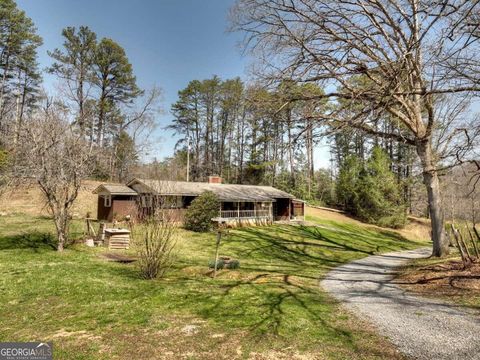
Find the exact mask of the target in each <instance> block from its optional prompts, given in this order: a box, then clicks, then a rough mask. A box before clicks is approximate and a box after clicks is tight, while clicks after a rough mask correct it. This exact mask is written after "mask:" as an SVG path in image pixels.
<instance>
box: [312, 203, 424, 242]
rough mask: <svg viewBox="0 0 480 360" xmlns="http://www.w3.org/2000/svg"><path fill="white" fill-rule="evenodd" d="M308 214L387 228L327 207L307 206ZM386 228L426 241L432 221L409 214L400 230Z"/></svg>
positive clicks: (331, 219) (319, 217) (410, 237)
mask: <svg viewBox="0 0 480 360" xmlns="http://www.w3.org/2000/svg"><path fill="white" fill-rule="evenodd" d="M306 214H307V220H309V219H312V218H316V219H322V220H327V221H333V222H336V223H346V224H354V225H360V226H365V227H370V228H372V229H375V230H377V231H378V230H380V231H381V230H382V229H385V228H381V227H379V226H375V225H370V224H365V223H363V222H361V221H359V220H356V219H354V218H352V217H349V216H347V215H345V214H343V213H341V212H336V211H329V210H327V209H318V208H312V207H307V210H306ZM385 230H388V231H394V232H396V233H398V234H400V235H402V236H404V237H406V238H407V239H410V240H420V241H425V240H427V239H429V238H430V221H429V220H427V219H424V218H418V217H414V216H409V217H408V224H407V225H406V226H405V227H404V228H403V229H399V230H392V229H385Z"/></svg>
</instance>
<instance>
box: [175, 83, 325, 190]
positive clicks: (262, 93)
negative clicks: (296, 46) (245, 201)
mask: <svg viewBox="0 0 480 360" xmlns="http://www.w3.org/2000/svg"><path fill="white" fill-rule="evenodd" d="M297 93H303V94H305V93H308V94H312V95H314V94H320V93H322V89H320V88H319V87H317V86H312V85H300V84H295V83H293V82H284V83H282V84H280V85H279V86H278V87H276V88H274V89H267V88H265V87H262V86H257V85H255V84H245V83H244V82H243V81H242V80H240V79H239V78H235V79H227V80H222V79H220V78H219V77H217V76H213V77H212V78H210V79H205V80H193V81H191V82H190V83H189V84H188V86H187V87H186V88H185V89H182V90H181V91H179V93H178V100H177V101H176V102H175V103H174V104H173V105H172V108H171V113H172V115H173V121H172V124H171V125H170V126H169V127H170V129H173V130H174V131H175V133H176V134H177V135H178V136H179V137H180V140H179V141H178V143H177V155H176V156H177V157H181V158H182V159H183V164H185V157H186V156H187V152H188V153H189V156H190V168H189V176H190V180H192V181H204V180H206V178H207V177H208V176H209V175H212V174H216V175H220V176H222V177H223V178H224V179H225V181H226V182H230V183H239V184H242V183H249V184H265V185H271V186H278V187H282V188H286V189H290V190H292V191H293V192H294V193H297V194H298V196H301V197H303V198H310V199H313V198H315V197H316V195H315V191H316V189H315V188H314V187H315V186H314V183H315V181H314V178H315V171H314V163H315V155H314V148H315V145H316V144H317V143H318V141H319V133H320V128H319V127H318V126H316V124H314V123H313V122H312V121H310V118H309V117H308V116H306V114H307V113H311V112H312V111H313V112H318V113H320V112H324V111H326V107H325V101H321V100H320V101H317V100H314V101H305V102H297V103H295V104H292V105H291V106H286V107H283V108H282V109H280V107H281V105H282V103H283V102H284V101H285V100H286V99H288V98H290V97H293V96H295V94H297ZM279 109H280V110H279ZM185 171H186V170H185Z"/></svg>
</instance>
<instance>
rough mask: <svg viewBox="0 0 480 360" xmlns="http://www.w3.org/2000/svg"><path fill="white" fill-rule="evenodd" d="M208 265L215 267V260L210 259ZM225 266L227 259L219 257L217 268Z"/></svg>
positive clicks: (211, 267)
mask: <svg viewBox="0 0 480 360" xmlns="http://www.w3.org/2000/svg"><path fill="white" fill-rule="evenodd" d="M208 267H209V268H210V269H215V260H210V261H209V262H208ZM224 267H225V261H223V259H218V260H217V270H221V269H223V268H224Z"/></svg>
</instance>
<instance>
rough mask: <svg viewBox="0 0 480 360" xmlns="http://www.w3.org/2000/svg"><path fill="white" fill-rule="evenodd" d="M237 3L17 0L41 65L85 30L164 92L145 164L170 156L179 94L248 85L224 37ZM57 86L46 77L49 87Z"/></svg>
mask: <svg viewBox="0 0 480 360" xmlns="http://www.w3.org/2000/svg"><path fill="white" fill-rule="evenodd" d="M233 3H234V0H136V1H135V0H81V1H74V0H17V4H18V7H19V8H21V9H22V10H24V11H25V12H26V14H27V16H29V17H30V18H31V19H32V20H33V21H34V23H35V25H36V27H37V29H38V34H39V35H40V36H42V38H43V42H44V44H43V46H42V47H41V48H40V49H39V52H38V53H39V54H38V55H39V63H40V66H41V68H45V67H47V66H49V65H50V64H51V63H52V60H51V59H50V57H49V56H48V54H47V50H53V49H54V48H57V47H61V45H62V43H63V39H62V36H61V31H62V29H63V28H65V27H67V26H75V27H78V26H81V25H87V26H88V27H90V29H91V30H93V31H94V32H96V33H97V37H98V38H102V37H109V38H112V39H113V40H115V41H116V42H117V43H119V44H120V45H121V46H122V47H123V48H124V49H125V51H126V53H127V56H128V58H129V60H130V62H131V63H132V66H133V69H134V73H135V75H136V77H137V83H138V85H139V86H140V87H141V88H144V89H149V88H152V87H153V86H157V87H160V88H161V89H162V92H163V97H162V103H161V106H162V108H163V112H162V113H161V114H159V115H158V117H157V123H158V126H157V129H156V130H155V131H154V133H153V134H152V136H151V138H150V140H151V141H152V147H151V151H150V152H149V153H148V154H147V158H149V159H152V158H154V157H156V158H157V159H162V158H164V157H167V156H171V155H172V154H173V151H174V146H175V143H176V141H177V138H176V137H175V136H174V134H173V133H172V132H170V131H166V130H165V129H164V128H165V127H166V126H167V125H168V124H169V123H170V121H171V120H172V115H171V113H170V107H171V104H172V103H174V102H175V101H176V100H177V93H178V91H179V90H181V89H183V88H185V87H186V86H187V84H188V83H189V82H190V81H191V80H194V79H198V80H202V79H206V78H209V77H211V76H213V75H218V76H219V77H220V78H222V79H228V78H234V77H237V76H239V77H241V78H242V79H244V80H247V78H248V76H247V71H246V69H247V67H248V64H249V63H250V61H251V59H250V58H248V57H247V56H244V55H242V52H241V50H240V49H239V47H238V45H237V44H238V42H239V40H240V39H241V34H239V33H229V32H227V31H226V30H227V27H228V19H227V16H228V10H229V8H230V7H231V6H232V4H233ZM55 82H56V80H55V79H54V78H53V77H51V76H50V75H48V74H46V75H44V86H45V88H46V89H47V90H49V89H53V87H54V85H55ZM315 154H316V161H315V163H316V167H320V166H321V167H328V166H329V156H330V155H329V152H328V149H327V146H326V145H321V146H319V147H318V148H317V150H316V151H315Z"/></svg>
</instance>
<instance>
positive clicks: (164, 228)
mask: <svg viewBox="0 0 480 360" xmlns="http://www.w3.org/2000/svg"><path fill="white" fill-rule="evenodd" d="M170 214H171V213H169V212H165V211H163V210H162V209H160V210H158V211H156V212H155V213H154V214H152V215H150V216H149V217H148V218H146V219H145V220H144V222H143V223H142V224H141V225H138V226H137V227H136V228H133V229H132V230H133V231H132V238H133V245H134V248H135V250H136V252H137V255H138V261H137V266H138V268H139V270H140V274H141V276H142V277H143V278H145V279H154V278H157V277H163V276H164V275H165V272H166V271H167V270H168V269H169V268H170V267H171V266H172V265H173V262H174V254H173V250H174V248H175V245H176V232H177V228H176V226H175V223H174V219H173V218H171V217H170V216H169V215H170Z"/></svg>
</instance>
